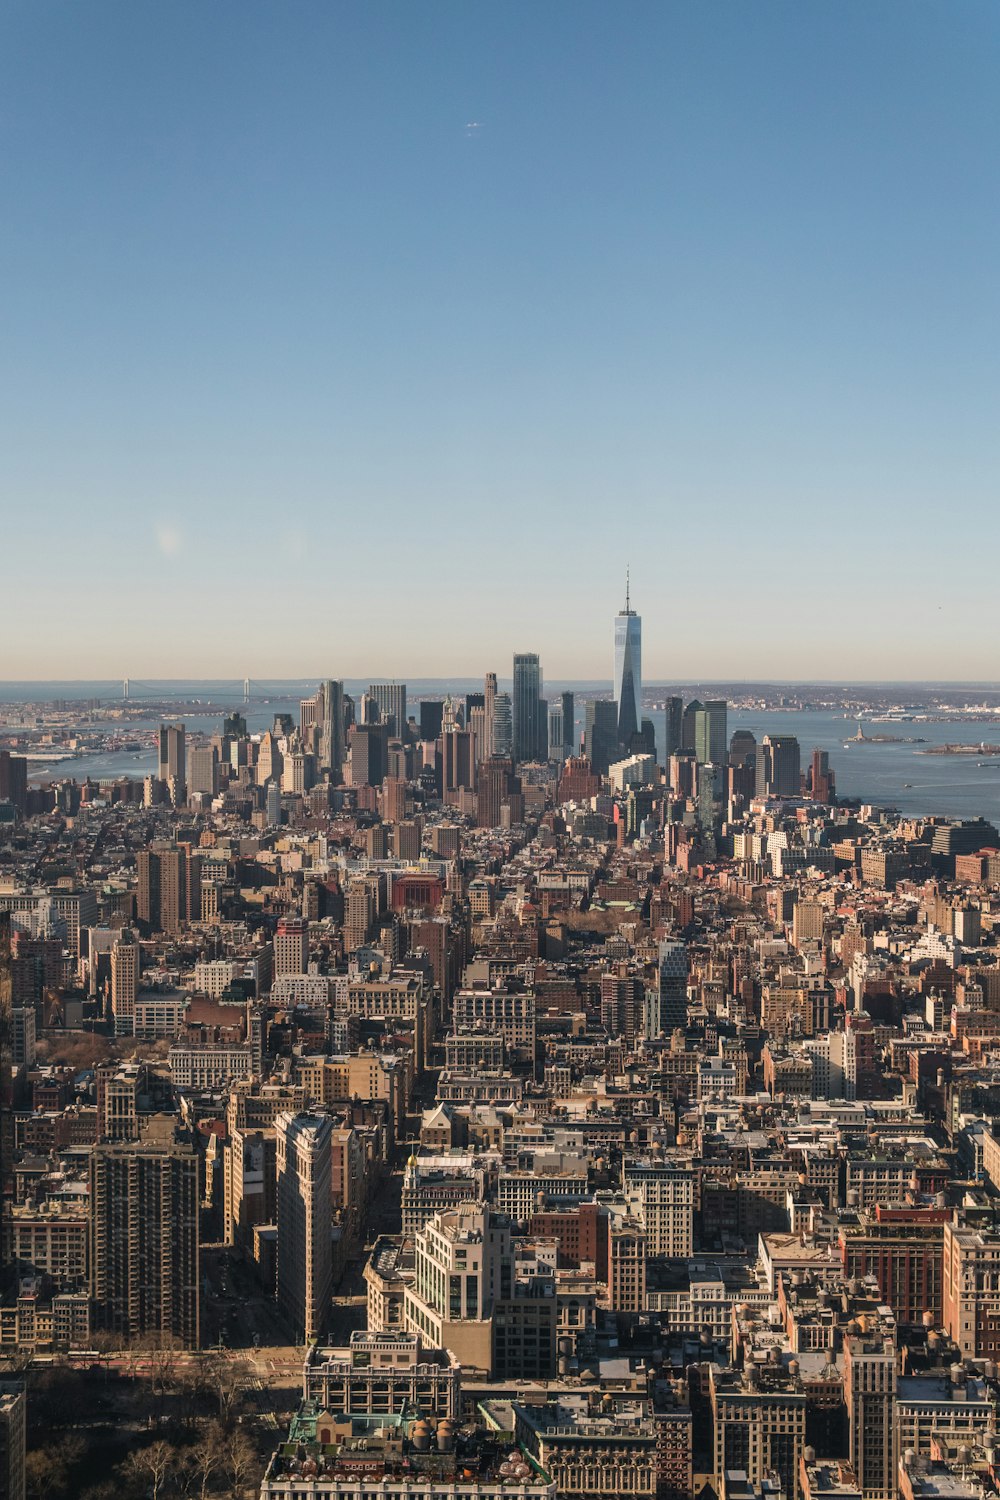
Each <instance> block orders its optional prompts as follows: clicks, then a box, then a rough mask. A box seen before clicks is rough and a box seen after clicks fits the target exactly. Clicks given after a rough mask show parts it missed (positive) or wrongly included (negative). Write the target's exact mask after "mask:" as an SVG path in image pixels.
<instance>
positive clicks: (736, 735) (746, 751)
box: [729, 729, 757, 766]
mask: <svg viewBox="0 0 1000 1500" xmlns="http://www.w3.org/2000/svg"><path fill="white" fill-rule="evenodd" d="M756 763H757V741H756V740H755V739H754V737H753V735H752V734H751V733H750V731H749V729H736V730H734V731H733V737H732V739H731V740H730V741H729V764H730V765H731V766H754V765H756Z"/></svg>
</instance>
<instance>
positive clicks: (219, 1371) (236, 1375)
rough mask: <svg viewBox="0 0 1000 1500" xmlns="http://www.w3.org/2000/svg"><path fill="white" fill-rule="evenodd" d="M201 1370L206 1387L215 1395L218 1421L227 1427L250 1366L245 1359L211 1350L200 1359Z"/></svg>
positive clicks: (238, 1400) (233, 1413) (239, 1397)
mask: <svg viewBox="0 0 1000 1500" xmlns="http://www.w3.org/2000/svg"><path fill="white" fill-rule="evenodd" d="M201 1372H202V1377H203V1379H204V1381H205V1385H206V1388H207V1389H208V1390H210V1391H211V1393H212V1395H213V1396H214V1397H215V1401H216V1404H217V1406H218V1409H219V1421H220V1422H222V1424H223V1425H224V1426H225V1427H228V1426H229V1425H230V1423H231V1422H232V1420H233V1417H234V1415H235V1412H236V1408H237V1406H238V1404H239V1402H240V1400H241V1397H242V1390H243V1387H244V1386H245V1385H246V1381H247V1377H248V1375H249V1373H250V1367H249V1365H248V1364H247V1362H246V1360H243V1359H238V1358H233V1357H232V1356H231V1355H226V1354H221V1353H218V1352H216V1351H212V1352H209V1353H208V1354H206V1355H205V1358H204V1359H203V1360H202V1361H201Z"/></svg>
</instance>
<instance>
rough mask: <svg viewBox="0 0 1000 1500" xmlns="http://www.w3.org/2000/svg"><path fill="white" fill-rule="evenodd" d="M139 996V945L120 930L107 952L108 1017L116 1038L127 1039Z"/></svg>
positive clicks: (123, 929)
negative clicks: (109, 997) (109, 980)
mask: <svg viewBox="0 0 1000 1500" xmlns="http://www.w3.org/2000/svg"><path fill="white" fill-rule="evenodd" d="M138 992H139V944H138V943H137V942H136V940H135V936H134V934H133V933H132V932H130V931H129V929H128V928H127V927H123V928H122V930H121V933H120V934H119V936H118V939H117V941H116V942H115V944H114V946H113V948H112V949H111V1016H112V1020H113V1021H114V1027H115V1035H116V1036H131V1035H132V1033H133V1030H134V1023H135V997H136V995H137V994H138Z"/></svg>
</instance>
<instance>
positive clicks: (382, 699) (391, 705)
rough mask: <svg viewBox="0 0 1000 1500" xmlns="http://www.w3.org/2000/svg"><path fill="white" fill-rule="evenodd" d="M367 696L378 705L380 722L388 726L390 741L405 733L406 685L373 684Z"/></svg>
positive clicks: (400, 683)
mask: <svg viewBox="0 0 1000 1500" xmlns="http://www.w3.org/2000/svg"><path fill="white" fill-rule="evenodd" d="M368 696H369V697H370V698H374V699H375V702H376V703H377V704H378V710H379V716H380V721H381V723H383V724H388V726H389V737H390V739H399V738H400V737H401V736H402V735H404V734H405V733H406V683H405V682H373V683H372V684H371V685H370V687H369V689H368Z"/></svg>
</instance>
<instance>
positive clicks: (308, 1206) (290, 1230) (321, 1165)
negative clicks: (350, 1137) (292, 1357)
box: [274, 1113, 333, 1344]
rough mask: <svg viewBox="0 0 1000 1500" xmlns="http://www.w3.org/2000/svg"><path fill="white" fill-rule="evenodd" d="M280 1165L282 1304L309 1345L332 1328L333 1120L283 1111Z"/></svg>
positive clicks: (279, 1129)
mask: <svg viewBox="0 0 1000 1500" xmlns="http://www.w3.org/2000/svg"><path fill="white" fill-rule="evenodd" d="M274 1124H275V1136H276V1153H275V1155H276V1165H277V1192H276V1203H277V1226H278V1244H277V1259H278V1305H279V1307H280V1308H281V1310H282V1312H283V1313H284V1315H285V1317H286V1318H287V1319H288V1322H289V1323H290V1325H291V1327H292V1328H293V1329H294V1331H295V1337H296V1341H297V1342H299V1343H306V1344H308V1343H309V1342H310V1341H311V1340H313V1339H317V1338H319V1337H320V1336H321V1335H322V1334H323V1332H324V1331H325V1329H326V1324H327V1319H328V1318H329V1313H330V1297H331V1295H332V1292H333V1256H332V1249H331V1231H332V1227H333V1206H332V1201H331V1184H332V1159H331V1140H332V1136H333V1124H332V1121H330V1120H329V1119H327V1118H326V1117H325V1116H322V1115H309V1114H291V1113H286V1114H280V1115H278V1117H277V1119H276V1120H275V1122H274Z"/></svg>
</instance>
